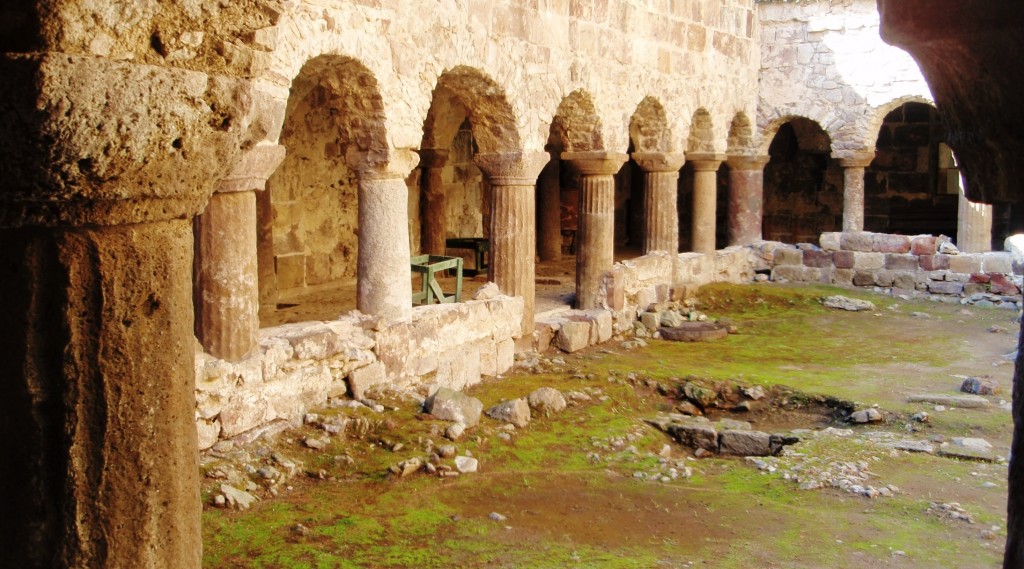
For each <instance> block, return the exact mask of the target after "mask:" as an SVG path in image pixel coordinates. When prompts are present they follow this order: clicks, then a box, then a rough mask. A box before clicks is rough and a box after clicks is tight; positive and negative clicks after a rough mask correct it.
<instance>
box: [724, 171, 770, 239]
mask: <svg viewBox="0 0 1024 569" xmlns="http://www.w3.org/2000/svg"><path fill="white" fill-rule="evenodd" d="M768 158H769V157H768V156H730V157H729V158H727V159H726V164H728V165H729V245H730V246H735V245H750V244H751V243H753V242H755V241H760V240H761V239H762V233H761V222H762V220H763V218H764V167H765V164H767V163H768Z"/></svg>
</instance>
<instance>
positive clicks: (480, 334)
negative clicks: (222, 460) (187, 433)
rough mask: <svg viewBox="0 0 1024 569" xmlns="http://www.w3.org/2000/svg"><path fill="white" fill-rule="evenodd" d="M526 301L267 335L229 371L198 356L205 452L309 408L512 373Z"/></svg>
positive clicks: (301, 326)
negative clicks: (379, 389) (380, 387)
mask: <svg viewBox="0 0 1024 569" xmlns="http://www.w3.org/2000/svg"><path fill="white" fill-rule="evenodd" d="M522 311H523V301H522V299H521V298H510V297H507V296H498V297H496V298H492V299H488V300H470V301H466V302H462V303H458V304H436V305H431V306H424V307H419V308H415V309H414V310H413V312H412V318H411V319H407V320H400V321H385V320H381V319H378V318H373V317H369V316H364V315H360V314H358V313H355V312H353V313H350V314H348V315H345V316H342V317H340V318H339V319H337V320H333V321H327V322H302V323H297V324H286V325H283V326H275V327H272V328H264V329H262V330H260V341H259V350H258V352H257V353H256V354H254V355H252V356H251V357H249V358H247V359H244V360H242V361H240V362H237V363H229V362H226V361H223V360H219V359H217V358H214V357H212V356H210V355H209V354H206V353H203V351H202V349H201V347H197V349H196V360H195V374H196V426H197V428H198V431H199V442H200V448H209V447H210V446H212V445H213V444H214V443H216V442H217V441H218V440H220V439H229V438H234V437H238V436H246V435H247V434H248V435H253V434H258V433H260V432H262V431H263V430H265V429H268V428H274V427H275V426H287V425H292V424H295V423H297V422H298V421H300V420H301V419H302V416H303V414H304V413H305V412H306V410H307V409H309V408H311V407H314V406H323V405H325V404H327V402H328V398H331V397H340V396H343V395H345V394H346V393H348V394H350V395H353V396H355V397H357V398H358V397H361V396H362V393H363V391H364V390H365V389H366V388H367V387H369V386H372V385H377V384H386V385H388V386H391V387H397V388H409V387H415V386H417V385H424V384H436V385H440V386H444V387H451V388H454V389H462V388H464V387H467V386H470V385H473V384H475V383H478V382H479V381H480V378H481V376H495V375H500V374H502V373H505V372H506V371H508V369H509V368H511V367H512V360H513V355H514V352H515V339H516V338H517V337H518V336H519V322H521V321H522Z"/></svg>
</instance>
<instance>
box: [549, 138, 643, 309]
mask: <svg viewBox="0 0 1024 569" xmlns="http://www.w3.org/2000/svg"><path fill="white" fill-rule="evenodd" d="M628 159H629V156H628V155H626V154H622V153H617V152H605V151H596V152H564V153H562V160H565V161H568V162H570V163H571V164H572V167H573V168H576V170H577V171H579V173H580V206H579V222H578V229H577V232H576V308H580V309H589V308H600V306H601V299H602V297H601V295H600V294H599V292H600V288H601V281H602V279H603V278H604V275H605V273H606V272H608V271H609V270H610V269H611V268H612V264H613V263H614V254H615V178H614V176H615V173H616V172H618V171H619V169H620V168H622V165H623V164H625V163H626V160H628Z"/></svg>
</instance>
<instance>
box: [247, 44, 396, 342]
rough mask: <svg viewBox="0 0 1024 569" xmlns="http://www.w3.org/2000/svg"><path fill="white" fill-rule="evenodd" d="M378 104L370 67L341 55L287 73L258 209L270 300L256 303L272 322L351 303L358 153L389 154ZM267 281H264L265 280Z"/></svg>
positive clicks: (325, 313) (321, 314) (324, 313)
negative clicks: (277, 155) (277, 148)
mask: <svg viewBox="0 0 1024 569" xmlns="http://www.w3.org/2000/svg"><path fill="white" fill-rule="evenodd" d="M384 124H385V117H384V106H383V101H382V100H381V97H380V94H379V92H378V91H377V82H376V79H374V77H373V75H372V74H371V73H370V71H369V70H368V69H366V67H364V66H363V65H362V64H360V63H359V62H357V61H355V60H353V59H351V58H347V57H341V56H334V55H323V56H319V57H316V58H314V59H311V60H310V61H308V62H307V63H306V64H305V65H304V66H303V67H302V69H301V70H300V72H299V74H298V75H297V76H296V77H295V79H294V81H293V82H292V89H291V94H290V96H289V99H288V106H287V109H286V113H285V119H284V124H283V127H282V130H281V138H280V143H281V144H282V145H283V146H285V147H286V148H287V154H286V156H285V159H284V161H283V162H282V163H281V166H280V167H279V168H278V169H277V170H276V171H275V172H274V174H273V175H271V177H270V178H269V180H268V181H267V189H266V192H265V196H263V200H262V207H259V208H258V217H259V221H258V226H259V227H260V228H261V231H263V232H264V233H266V232H268V231H269V234H270V235H269V236H270V239H267V235H266V234H264V236H263V238H262V239H261V241H262V242H264V243H266V244H267V246H269V248H270V249H271V250H272V254H271V255H267V254H266V253H265V252H264V254H263V255H261V258H263V259H268V260H272V263H273V270H272V271H261V273H262V274H270V275H273V277H272V278H273V279H274V281H275V282H274V285H275V286H274V287H273V288H274V289H275V290H276V295H275V296H276V301H275V302H274V303H273V304H271V305H269V306H268V305H267V304H264V305H263V307H262V308H261V315H260V318H261V323H262V324H263V325H273V324H278V323H282V322H295V321H302V320H311V319H318V318H329V317H334V316H337V315H338V314H339V313H342V312H345V311H348V310H351V309H353V308H355V307H356V278H357V272H358V271H357V259H358V251H359V227H358V213H359V209H358V208H359V204H358V175H357V173H356V172H355V171H354V170H353V169H352V167H351V164H350V163H349V162H348V161H347V160H346V157H347V156H350V155H352V154H354V153H366V152H370V153H386V151H387V143H386V134H385V126H384ZM261 288H266V287H261Z"/></svg>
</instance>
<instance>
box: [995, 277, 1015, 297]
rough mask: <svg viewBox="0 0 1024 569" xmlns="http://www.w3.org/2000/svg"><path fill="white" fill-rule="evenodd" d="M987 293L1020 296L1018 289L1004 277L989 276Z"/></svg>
mask: <svg viewBox="0 0 1024 569" xmlns="http://www.w3.org/2000/svg"><path fill="white" fill-rule="evenodd" d="M990 276H991V277H992V281H991V282H990V283H989V291H990V292H993V293H995V294H1020V289H1019V288H1018V287H1017V285H1015V284H1013V281H1012V280H1010V279H1009V278H1008V277H1007V276H1006V275H1001V274H994V275H990Z"/></svg>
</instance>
